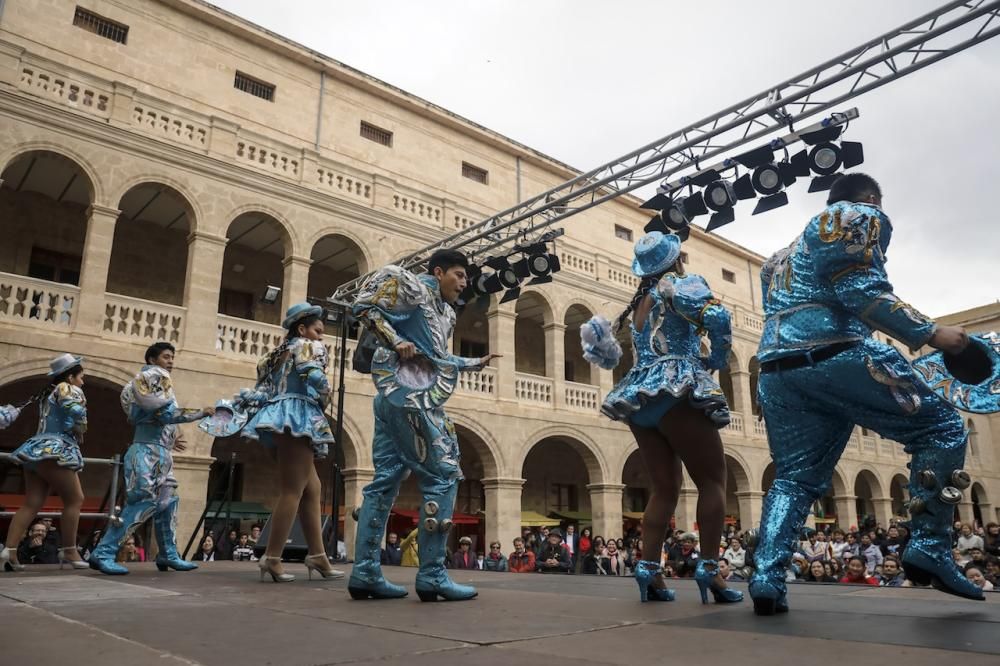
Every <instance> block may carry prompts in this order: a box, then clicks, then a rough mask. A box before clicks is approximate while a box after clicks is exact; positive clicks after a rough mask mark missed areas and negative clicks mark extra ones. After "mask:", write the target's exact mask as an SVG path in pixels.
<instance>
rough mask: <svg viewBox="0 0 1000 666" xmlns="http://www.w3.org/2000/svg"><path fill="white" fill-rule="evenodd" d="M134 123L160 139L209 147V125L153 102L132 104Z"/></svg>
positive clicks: (201, 147) (204, 147)
mask: <svg viewBox="0 0 1000 666" xmlns="http://www.w3.org/2000/svg"><path fill="white" fill-rule="evenodd" d="M132 124H133V125H135V126H136V127H138V128H139V129H140V130H141V131H143V132H145V133H147V134H152V135H153V136H155V137H156V138H159V139H167V140H168V141H174V142H176V143H180V144H183V145H185V146H190V147H191V148H196V149H198V150H205V149H206V148H207V147H208V134H209V126H208V125H207V124H205V123H200V122H198V121H195V120H191V119H189V118H185V117H183V116H181V115H178V114H177V113H174V112H168V111H163V110H162V109H159V108H157V107H156V106H154V105H152V104H147V103H143V102H138V101H137V102H136V103H134V104H133V105H132Z"/></svg>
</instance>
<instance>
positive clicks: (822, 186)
mask: <svg viewBox="0 0 1000 666" xmlns="http://www.w3.org/2000/svg"><path fill="white" fill-rule="evenodd" d="M864 161H865V151H864V147H862V145H861V144H860V143H858V142H857V141H842V142H841V143H840V145H839V146H838V145H836V144H832V143H822V144H818V145H816V146H815V147H814V148H813V149H812V150H811V151H809V167H810V168H811V169H812V170H813V171H815V172H816V173H818V174H819V176H817V177H816V178H813V179H812V182H810V183H809V191H810V192H824V191H826V190H829V189H830V188H831V187H832V186H833V183H834V182H835V181H836V180H837V179H838V178H840V176H841V175H842V174H841V173H840V169H841V167H843V168H845V169H850V168H852V167H856V166H858V165H859V164H861V163H862V162H864Z"/></svg>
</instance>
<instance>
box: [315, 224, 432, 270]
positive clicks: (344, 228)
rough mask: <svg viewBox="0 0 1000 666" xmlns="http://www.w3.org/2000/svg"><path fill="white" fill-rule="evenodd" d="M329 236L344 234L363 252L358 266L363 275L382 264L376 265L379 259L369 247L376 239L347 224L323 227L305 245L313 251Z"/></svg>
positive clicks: (344, 236)
mask: <svg viewBox="0 0 1000 666" xmlns="http://www.w3.org/2000/svg"><path fill="white" fill-rule="evenodd" d="M327 236H342V237H343V238H344V239H345V240H348V241H350V242H351V243H353V244H354V246H355V249H356V250H357V251H358V252H360V253H361V258H362V260H363V261H362V262H361V265H360V266H358V268H359V269H360V271H361V275H364V274H365V273H368V272H370V271H373V270H375V269H377V268H380V266H377V265H376V263H377V261H376V259H375V257H374V256H372V253H371V249H370V248H369V245H370V244H371V243H373V242H376V241H374V240H373V239H372V238H366V237H365V236H364V235H362V234H359V233H358V232H357V231H356V230H354V229H351V228H350V227H349V226H348V225H347V224H337V225H330V226H326V227H323V228H322V229H320V230H319V231H317V232H316V233H314V234H313V235H312V236H310V237H309V238H308V239H307V240H306V243H305V247H307V248H309V249H310V251H312V249H313V248H315V247H316V243H318V242H320V241H321V240H323V239H324V238H326V237H327ZM417 249H418V248H414V249H413V250H410V251H409V252H407V253H406V254H411V253H413V252H414V251H416V250H417ZM403 256H405V255H403Z"/></svg>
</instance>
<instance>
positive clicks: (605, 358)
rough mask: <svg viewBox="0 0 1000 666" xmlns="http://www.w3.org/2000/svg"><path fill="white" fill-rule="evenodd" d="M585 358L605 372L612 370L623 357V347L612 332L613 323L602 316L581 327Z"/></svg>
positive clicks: (592, 318) (581, 340)
mask: <svg viewBox="0 0 1000 666" xmlns="http://www.w3.org/2000/svg"><path fill="white" fill-rule="evenodd" d="M580 342H581V343H582V345H583V357H584V358H585V359H587V361H588V362H590V363H593V364H594V365H597V366H599V367H601V368H604V369H605V370H611V369H612V368H614V367H615V366H616V365H618V361H620V360H621V357H622V347H621V345H620V344H618V340H616V339H615V336H614V333H613V332H612V331H611V322H609V321H608V320H607V319H605V318H604V317H601V316H599V315H598V316H595V317H591V318H590V320H589V321H588V322H587V323H585V324H584V325H583V326H581V327H580Z"/></svg>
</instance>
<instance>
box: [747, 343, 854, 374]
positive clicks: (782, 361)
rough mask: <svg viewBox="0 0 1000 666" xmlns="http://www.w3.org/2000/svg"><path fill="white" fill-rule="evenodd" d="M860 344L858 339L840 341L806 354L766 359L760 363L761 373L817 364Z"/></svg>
mask: <svg viewBox="0 0 1000 666" xmlns="http://www.w3.org/2000/svg"><path fill="white" fill-rule="evenodd" d="M859 344H860V342H858V341H857V340H855V341H853V342H838V343H837V344H834V345H829V346H828V347H822V348H820V349H816V350H813V351H811V352H808V353H805V354H797V355H796V356H786V357H785V358H779V359H776V360H774V361H764V362H763V363H761V364H760V374H762V375H766V374H768V373H769V372H777V371H778V370H794V369H795V368H801V367H803V366H806V365H816V364H817V363H820V362H821V361H825V360H827V359H828V358H833V357H834V356H836V355H837V354H839V353H840V352H843V351H847V350H848V349H851V348H852V347H857V346H858V345H859Z"/></svg>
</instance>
